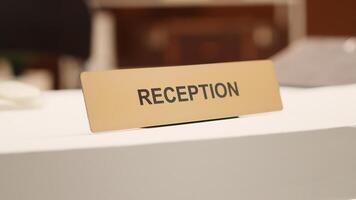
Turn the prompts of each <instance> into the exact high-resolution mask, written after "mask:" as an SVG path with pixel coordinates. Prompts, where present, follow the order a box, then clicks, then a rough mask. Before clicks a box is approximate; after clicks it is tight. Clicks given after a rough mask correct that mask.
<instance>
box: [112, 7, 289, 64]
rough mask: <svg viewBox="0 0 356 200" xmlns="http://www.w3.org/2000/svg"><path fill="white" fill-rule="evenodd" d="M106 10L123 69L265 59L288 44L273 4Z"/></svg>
mask: <svg viewBox="0 0 356 200" xmlns="http://www.w3.org/2000/svg"><path fill="white" fill-rule="evenodd" d="M285 9H286V8H285ZM109 10H110V11H111V12H112V13H114V14H115V17H116V22H117V38H118V40H117V46H118V55H117V56H118V60H119V65H120V67H124V68H125V67H145V66H169V65H182V64H197V63H212V62H228V61H239V60H251V59H263V58H268V57H269V56H271V55H273V54H274V53H276V52H277V51H278V50H280V49H281V48H284V47H285V46H286V45H287V38H288V33H287V25H286V24H278V23H277V22H276V20H275V11H276V10H275V7H274V6H272V5H271V6H269V5H264V6H231V7H225V6H216V7H180V8H125V9H123V8H120V9H109ZM261 40H263V41H262V42H261Z"/></svg>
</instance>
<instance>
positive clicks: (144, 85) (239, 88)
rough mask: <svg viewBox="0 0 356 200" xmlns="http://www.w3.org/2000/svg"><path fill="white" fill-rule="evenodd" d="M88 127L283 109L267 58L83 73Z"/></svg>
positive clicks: (124, 126) (119, 126)
mask: <svg viewBox="0 0 356 200" xmlns="http://www.w3.org/2000/svg"><path fill="white" fill-rule="evenodd" d="M81 82H82V88H83V93H84V98H85V104H86V108H87V114H88V118H89V123H90V127H91V130H92V132H97V131H107V130H115V129H128V128H139V127H148V126H156V125H166V124H175V123H183V122H192V121H199V120H209V119H218V118H226V117H234V116H239V115H246V114H252V113H260V112H268V111H276V110H281V109H282V102H281V97H280V94H279V85H278V82H277V79H276V76H275V71H274V66H273V64H272V62H271V61H267V60H262V61H248V62H229V63H216V64H203V65H187V66H175V67H155V68H141V69H121V70H112V71H100V72H83V73H82V74H81Z"/></svg>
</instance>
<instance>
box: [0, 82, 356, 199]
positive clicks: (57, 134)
mask: <svg viewBox="0 0 356 200" xmlns="http://www.w3.org/2000/svg"><path fill="white" fill-rule="evenodd" d="M281 95H282V99H283V104H284V110H283V111H281V112H271V113H263V114H256V115H249V116H242V117H241V118H236V119H227V120H216V121H210V122H202V123H192V124H185V125H176V126H165V127H158V128H143V129H132V130H125V131H111V132H106V133H100V134H95V135H94V134H91V133H90V131H89V126H88V121H87V118H86V112H85V105H84V101H83V96H82V93H81V91H79V90H78V91H59V92H45V93H44V94H43V97H42V100H43V105H42V107H40V108H36V109H29V110H8V111H1V112H0V199H1V200H2V199H4V200H12V199H14V200H15V199H16V200H18V199H21V200H22V199H35V200H48V199H51V200H57V199H58V200H63V199H75V200H79V199H85V200H98V199H105V200H111V199H115V200H117V199H125V200H128V199H152V200H157V199H165V200H166V199H170V200H180V199H204V200H207V199H249V200H251V199H253V200H254V199H256V200H257V199H258V200H261V199H273V200H276V199H277V200H279V199H283V200H285V199H289V200H291V199H293V200H294V199H296V200H297V199H298V200H300V199H320V200H321V199H323V200H325V199H330V200H331V199H335V200H339V199H340V200H351V199H354V198H356V128H354V126H355V125H356V85H345V86H334V87H323V88H315V89H298V88H283V87H282V88H281ZM152 117H154V116H152Z"/></svg>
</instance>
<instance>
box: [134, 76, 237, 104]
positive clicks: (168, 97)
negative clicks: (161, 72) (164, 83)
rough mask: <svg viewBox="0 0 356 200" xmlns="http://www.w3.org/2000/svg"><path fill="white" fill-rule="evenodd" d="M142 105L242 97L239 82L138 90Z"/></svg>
mask: <svg viewBox="0 0 356 200" xmlns="http://www.w3.org/2000/svg"><path fill="white" fill-rule="evenodd" d="M137 93H138V99H139V102H140V105H150V104H164V103H175V102H185V101H194V100H196V99H199V98H200V99H204V100H209V99H216V98H220V99H221V98H227V97H235V96H240V92H239V88H238V86H237V82H236V81H234V82H232V83H231V82H226V83H221V82H219V83H215V84H213V83H209V84H198V85H187V86H176V87H165V88H149V89H138V90H137Z"/></svg>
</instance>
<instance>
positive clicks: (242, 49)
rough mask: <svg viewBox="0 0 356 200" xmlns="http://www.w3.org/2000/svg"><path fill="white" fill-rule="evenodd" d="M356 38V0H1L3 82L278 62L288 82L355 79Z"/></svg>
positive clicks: (51, 82) (65, 83)
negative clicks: (158, 68)
mask: <svg viewBox="0 0 356 200" xmlns="http://www.w3.org/2000/svg"><path fill="white" fill-rule="evenodd" d="M354 36H356V1H355V0H338V1H335V0H91V1H89V0H26V1H19V0H1V1H0V81H1V80H19V81H22V82H24V83H29V84H31V85H34V86H36V87H38V88H41V89H43V90H48V89H69V88H80V81H79V74H80V72H82V71H87V70H107V69H116V68H136V67H155V66H171V65H185V64H198V63H213V62H228V61H243V60H255V59H269V58H271V59H273V60H274V61H275V63H276V65H277V74H278V78H279V80H280V82H281V84H282V85H297V86H298V85H300V86H304V87H305V86H320V85H332V84H340V83H352V82H356V59H355V58H356V56H355V55H356V53H355V51H356V42H355V39H354V38H353V37H354ZM327 65H328V66H327ZM326 69H327V70H326ZM306 74H307V75H306Z"/></svg>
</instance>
